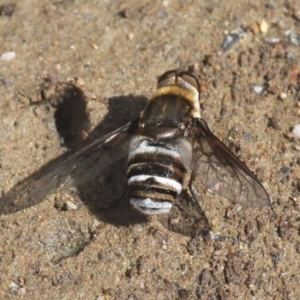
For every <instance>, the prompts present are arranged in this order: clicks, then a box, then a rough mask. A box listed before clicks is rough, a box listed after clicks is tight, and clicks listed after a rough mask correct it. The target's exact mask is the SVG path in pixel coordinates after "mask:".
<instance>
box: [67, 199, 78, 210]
mask: <svg viewBox="0 0 300 300" xmlns="http://www.w3.org/2000/svg"><path fill="white" fill-rule="evenodd" d="M77 208H78V207H77V205H76V204H75V203H73V202H71V201H67V202H66V210H76V209H77Z"/></svg>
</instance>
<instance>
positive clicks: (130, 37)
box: [128, 32, 134, 40]
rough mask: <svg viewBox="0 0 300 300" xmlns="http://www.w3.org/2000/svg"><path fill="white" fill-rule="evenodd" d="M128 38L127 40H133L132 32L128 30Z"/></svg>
mask: <svg viewBox="0 0 300 300" xmlns="http://www.w3.org/2000/svg"><path fill="white" fill-rule="evenodd" d="M128 39H129V40H133V39H134V33H133V32H130V33H129V34H128Z"/></svg>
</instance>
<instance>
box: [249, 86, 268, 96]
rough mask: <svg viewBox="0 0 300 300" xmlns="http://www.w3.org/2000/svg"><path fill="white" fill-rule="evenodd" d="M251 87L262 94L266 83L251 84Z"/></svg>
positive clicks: (257, 93)
mask: <svg viewBox="0 0 300 300" xmlns="http://www.w3.org/2000/svg"><path fill="white" fill-rule="evenodd" d="M250 88H251V90H252V91H253V92H254V93H255V94H256V95H261V94H262V93H263V92H264V91H265V90H266V85H264V84H251V85H250Z"/></svg>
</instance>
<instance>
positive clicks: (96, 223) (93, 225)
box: [92, 219, 101, 227]
mask: <svg viewBox="0 0 300 300" xmlns="http://www.w3.org/2000/svg"><path fill="white" fill-rule="evenodd" d="M100 224H101V223H100V222H99V221H98V220H97V219H95V220H94V222H93V224H92V227H98V226H99V225H100Z"/></svg>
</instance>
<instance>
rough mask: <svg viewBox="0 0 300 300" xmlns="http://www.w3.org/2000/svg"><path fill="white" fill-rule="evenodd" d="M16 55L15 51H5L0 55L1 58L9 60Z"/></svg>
mask: <svg viewBox="0 0 300 300" xmlns="http://www.w3.org/2000/svg"><path fill="white" fill-rule="evenodd" d="M15 57H16V52H13V51H10V52H5V53H3V54H2V55H1V59H2V60H4V61H11V60H13V59H14V58H15Z"/></svg>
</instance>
